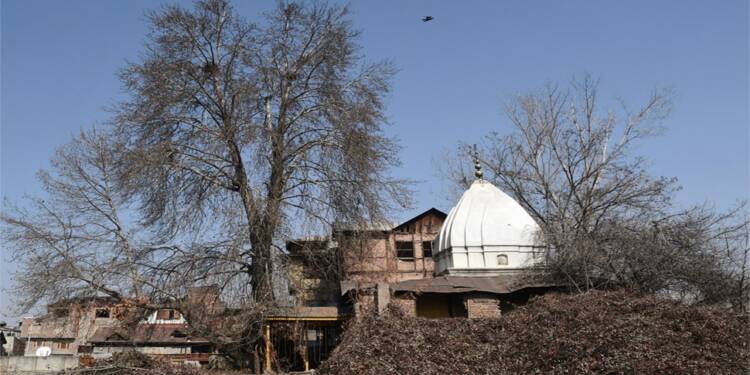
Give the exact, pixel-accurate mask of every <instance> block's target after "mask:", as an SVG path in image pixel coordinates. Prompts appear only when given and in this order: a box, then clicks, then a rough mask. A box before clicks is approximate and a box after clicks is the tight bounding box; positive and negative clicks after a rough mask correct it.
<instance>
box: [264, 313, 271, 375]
mask: <svg viewBox="0 0 750 375" xmlns="http://www.w3.org/2000/svg"><path fill="white" fill-rule="evenodd" d="M265 336H266V366H265V367H266V372H268V373H270V372H271V325H270V324H266V335H265Z"/></svg>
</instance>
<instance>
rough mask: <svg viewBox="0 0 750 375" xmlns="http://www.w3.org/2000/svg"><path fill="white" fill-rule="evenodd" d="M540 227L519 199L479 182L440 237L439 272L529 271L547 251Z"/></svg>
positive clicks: (437, 241)
mask: <svg viewBox="0 0 750 375" xmlns="http://www.w3.org/2000/svg"><path fill="white" fill-rule="evenodd" d="M539 230H540V228H539V225H538V224H537V223H536V222H535V221H534V219H533V218H532V217H531V215H529V214H528V213H527V212H526V210H524V208H523V207H521V205H520V204H518V202H516V201H515V200H514V199H513V198H511V197H510V196H508V195H507V194H505V193H503V192H502V191H500V189H498V188H497V187H495V186H494V185H492V184H491V183H489V182H487V181H484V180H482V179H477V180H476V181H474V183H473V184H472V185H471V187H469V189H468V190H466V192H464V194H463V196H462V197H461V199H460V200H459V201H458V204H456V206H455V207H453V208H452V209H451V211H450V213H448V217H447V218H446V220H445V222H444V223H443V226H442V228H441V229H440V234H439V235H438V237H437V238H436V239H435V248H436V250H437V253H436V255H435V258H436V260H437V262H438V264H437V267H436V270H435V271H436V273H437V274H442V273H451V272H450V271H451V270H452V269H455V270H477V269H480V270H503V269H519V268H523V267H527V266H529V265H531V264H532V263H534V262H535V259H536V257H535V256H534V253H535V252H539V251H541V249H542V247H541V246H539V244H538V241H537V238H536V237H537V233H539Z"/></svg>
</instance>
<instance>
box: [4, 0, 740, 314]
mask: <svg viewBox="0 0 750 375" xmlns="http://www.w3.org/2000/svg"><path fill="white" fill-rule="evenodd" d="M159 3H160V2H158V1H145V0H127V1H125V0H118V1H115V0H110V1H101V0H86V1H83V0H67V1H55V0H47V1H43V0H3V1H2V5H1V9H0V12H1V13H2V20H1V23H2V58H1V64H2V70H1V72H0V73H1V76H0V80H1V90H0V95H1V96H2V97H1V99H0V122H1V125H2V130H1V132H0V148H1V150H0V161H1V163H0V190H1V191H0V193H1V195H2V196H3V197H5V198H7V199H8V200H10V201H17V200H18V199H19V198H20V197H22V196H23V194H25V193H28V194H34V193H37V192H38V184H37V180H36V178H35V172H36V171H37V170H38V169H39V168H44V167H45V166H46V165H47V161H48V159H49V157H50V156H52V153H53V151H54V149H55V147H57V146H58V145H60V144H62V143H64V142H66V141H67V140H68V139H69V138H70V136H71V135H72V134H74V133H76V132H77V131H78V129H80V128H81V127H88V126H90V125H92V124H95V123H97V122H101V121H103V120H105V119H106V118H107V116H108V113H107V112H106V111H105V110H104V107H106V106H108V105H110V104H112V103H115V102H117V101H118V99H120V98H122V91H121V87H120V84H119V82H118V80H117V78H116V76H115V73H116V71H117V70H118V69H119V68H121V67H122V66H123V65H124V62H125V61H126V60H135V59H137V58H138V54H139V51H140V49H141V46H142V44H143V41H144V39H145V34H146V30H147V24H146V21H145V17H144V12H145V11H147V10H150V9H154V8H156V7H158V4H159ZM162 3H183V4H185V5H186V6H189V5H190V2H189V1H184V2H181V1H169V2H162ZM273 4H274V2H272V1H235V8H236V10H237V11H238V12H239V13H240V14H242V15H243V16H245V17H247V18H249V19H253V18H255V17H257V16H258V14H259V13H260V12H262V11H265V10H268V9H270V8H271V7H272V6H273ZM351 9H352V11H353V13H354V14H353V16H352V19H353V21H354V24H355V26H356V27H357V28H358V29H360V30H362V32H363V35H362V38H361V45H362V46H363V52H364V53H365V54H366V55H367V56H368V58H369V59H371V60H377V59H384V58H387V59H392V60H393V61H394V62H395V63H396V65H397V66H398V67H399V68H400V73H399V74H398V75H397V76H396V78H395V80H394V85H393V93H392V94H391V95H390V97H389V99H388V104H389V105H388V113H389V116H390V120H391V122H392V125H391V126H390V127H389V129H388V130H389V132H391V134H393V135H395V136H397V137H398V138H399V139H400V140H401V144H402V145H403V146H404V149H403V152H402V154H401V158H402V160H403V167H402V168H400V169H399V170H397V171H396V174H397V175H399V176H405V177H410V178H413V179H417V180H419V181H421V182H420V183H419V184H418V185H417V186H416V189H417V196H416V197H415V198H416V204H415V208H414V210H411V211H409V212H404V213H400V214H399V215H398V217H396V219H405V218H408V217H409V216H410V215H413V214H416V213H418V212H420V211H422V210H424V209H427V208H429V207H431V206H436V207H438V208H441V209H448V208H449V207H448V206H449V203H448V200H447V199H446V197H445V196H444V193H443V192H444V185H443V184H442V182H441V180H440V178H439V176H438V175H437V174H436V173H435V172H434V166H435V164H434V160H435V159H439V158H440V154H441V153H444V152H446V151H451V152H452V151H453V150H455V149H456V145H457V143H458V141H464V142H468V143H471V142H476V141H478V140H479V139H480V138H481V136H482V135H484V134H487V133H488V132H490V131H498V132H501V133H502V132H506V131H508V129H509V124H508V121H507V120H506V119H505V117H504V116H503V114H502V110H501V102H502V100H504V99H506V98H508V97H509V96H510V95H513V94H515V93H521V92H525V91H529V90H533V89H536V88H539V87H540V86H542V85H543V84H544V83H545V82H548V81H553V82H560V83H562V84H565V83H567V82H568V81H569V80H570V78H571V77H572V76H573V75H581V74H584V73H586V72H588V73H591V74H592V75H594V76H595V77H598V78H600V79H601V90H600V91H601V93H602V95H603V98H604V99H614V98H615V97H618V96H620V97H622V98H624V99H625V100H626V101H627V102H629V103H631V105H636V104H638V103H640V102H643V101H644V100H645V99H646V97H647V96H648V94H649V93H650V92H651V90H652V89H653V88H654V87H655V86H669V87H672V88H674V91H675V93H676V98H675V103H674V104H675V108H674V111H673V114H672V116H671V117H670V118H669V119H668V121H667V122H666V123H665V125H666V126H667V128H668V130H667V132H666V134H665V135H664V136H662V137H660V138H658V139H654V140H651V141H649V142H647V143H645V144H644V145H643V146H642V147H640V148H639V149H638V151H639V152H640V153H641V154H642V155H644V156H646V157H647V158H649V159H650V160H651V161H652V168H651V171H652V172H653V173H654V174H657V175H665V176H674V177H677V178H678V179H679V180H680V184H681V185H682V186H683V190H682V191H680V193H679V195H678V198H679V201H680V203H681V204H683V205H689V204H694V203H703V202H711V203H714V204H716V206H717V207H719V208H724V207H728V206H729V205H731V204H732V203H733V202H735V201H737V200H740V199H746V198H747V197H748V184H749V182H748V174H749V169H750V167H749V164H748V159H749V157H750V155H749V154H748V150H749V149H750V148H749V147H748V138H749V136H748V101H749V100H750V99H749V97H748V70H749V68H748V44H749V39H748V33H749V30H748V17H749V14H748V12H749V10H748V1H747V0H723V1H710V0H705V1H685V0H679V1H678V0H673V1H652V0H645V1H614V0H612V1H598V0H596V1H595V0H589V1H576V0H573V1H553V0H547V1H541V0H539V1H528V0H505V1H503V0H493V1H472V2H468V1H447V0H445V1H413V0H412V1H401V0H388V1H384V0H380V1H367V2H365V1H357V2H352V3H351ZM425 15H431V16H433V17H434V18H435V19H434V21H432V22H428V23H423V22H421V21H420V18H421V17H422V16H425ZM3 249H4V248H3ZM3 256H4V257H5V253H4V252H3ZM1 264H2V267H1V268H0V274H2V275H0V286H2V287H7V286H8V283H9V278H8V277H7V276H6V275H7V273H8V272H10V270H11V269H12V266H11V265H8V264H7V263H5V262H2V263H1ZM29 282H33V280H29ZM9 304H10V302H9V296H8V295H7V293H5V292H0V319H3V316H5V319H9V320H11V321H13V322H15V320H16V317H11V316H8V315H7V314H6V312H7V308H8V306H9Z"/></svg>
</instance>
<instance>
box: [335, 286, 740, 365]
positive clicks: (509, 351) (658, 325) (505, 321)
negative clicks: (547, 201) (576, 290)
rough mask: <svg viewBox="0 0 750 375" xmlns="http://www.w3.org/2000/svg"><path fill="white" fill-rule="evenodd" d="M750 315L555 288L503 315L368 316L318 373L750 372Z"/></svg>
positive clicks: (619, 294)
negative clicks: (563, 291) (477, 317)
mask: <svg viewBox="0 0 750 375" xmlns="http://www.w3.org/2000/svg"><path fill="white" fill-rule="evenodd" d="M749 340H750V334H749V329H748V317H747V316H745V315H738V314H734V313H731V312H727V311H725V310H721V309H718V308H712V307H706V306H703V307H698V306H692V307H690V306H684V305H681V304H678V303H676V302H673V301H670V300H665V299H659V298H657V297H654V296H634V295H631V294H626V293H623V292H590V293H586V294H580V295H562V294H549V295H546V296H544V297H541V298H538V299H536V300H533V301H532V302H530V303H529V304H527V305H526V306H523V307H520V308H518V309H516V310H514V311H513V312H511V313H509V314H507V315H506V316H503V317H502V318H500V319H481V320H470V319H438V320H430V319H424V318H411V317H406V316H403V315H400V314H395V315H394V314H391V315H388V316H374V315H372V316H367V317H364V318H363V319H362V320H360V321H357V322H353V323H352V325H351V326H350V327H349V329H348V330H347V331H346V333H345V334H344V337H343V338H342V342H341V344H340V345H339V347H338V348H337V349H336V351H335V352H334V354H333V355H332V357H331V358H330V359H329V360H328V361H327V362H325V363H324V364H323V366H322V367H321V369H320V373H321V374H329V375H330V374H379V375H380V374H515V373H576V374H593V373H716V374H740V373H743V374H744V373H748V371H749V370H750V366H749V365H748V361H749V360H750V349H749V348H748V345H749V344H748V341H749Z"/></svg>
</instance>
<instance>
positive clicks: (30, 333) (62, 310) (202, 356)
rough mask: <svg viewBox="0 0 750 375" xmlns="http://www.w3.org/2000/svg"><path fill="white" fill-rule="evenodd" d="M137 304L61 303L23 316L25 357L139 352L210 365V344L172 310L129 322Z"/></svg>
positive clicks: (90, 299)
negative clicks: (36, 315) (31, 316)
mask: <svg viewBox="0 0 750 375" xmlns="http://www.w3.org/2000/svg"><path fill="white" fill-rule="evenodd" d="M133 311H134V308H133V306H132V305H129V304H128V303H123V302H120V301H117V300H114V299H112V298H108V297H87V298H75V299H70V300H64V301H58V302H55V303H53V304H50V305H48V306H47V314H45V315H43V316H40V317H36V318H25V319H24V320H23V323H22V325H21V333H20V335H19V336H18V340H19V341H21V342H23V344H24V347H25V350H24V352H23V355H25V356H48V355H71V356H79V357H81V361H82V363H85V362H86V361H87V360H90V361H93V360H94V359H97V358H107V357H109V356H111V355H112V353H114V352H120V351H127V350H136V351H139V352H142V353H147V354H151V355H156V356H162V357H163V358H166V359H168V360H170V361H171V362H174V363H193V364H205V363H208V359H209V354H210V353H211V352H212V347H211V344H210V343H209V341H208V340H206V339H205V338H202V337H196V336H193V335H190V334H189V333H190V330H189V326H188V322H187V321H186V320H185V319H184V318H183V316H182V314H181V313H180V312H179V311H177V310H174V309H158V310H153V311H148V312H147V314H146V317H145V319H139V320H138V321H136V324H134V325H132V324H129V323H128V321H129V320H130V319H132V316H130V314H132V313H133Z"/></svg>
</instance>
